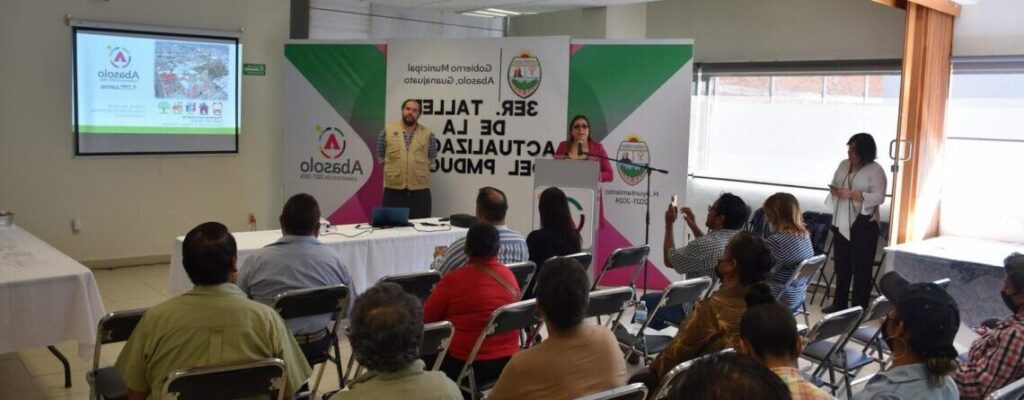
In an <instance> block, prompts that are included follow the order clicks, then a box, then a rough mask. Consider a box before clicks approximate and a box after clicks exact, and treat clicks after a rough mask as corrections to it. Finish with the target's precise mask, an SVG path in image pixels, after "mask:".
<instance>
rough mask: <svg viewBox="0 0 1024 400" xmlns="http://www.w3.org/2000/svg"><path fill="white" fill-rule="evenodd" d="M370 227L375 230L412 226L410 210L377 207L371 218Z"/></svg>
mask: <svg viewBox="0 0 1024 400" xmlns="http://www.w3.org/2000/svg"><path fill="white" fill-rule="evenodd" d="M370 225H371V226H373V227H374V228H387V227H393V226H412V224H411V223H409V209H408V208H405V207H377V208H374V209H373V214H371V216H370Z"/></svg>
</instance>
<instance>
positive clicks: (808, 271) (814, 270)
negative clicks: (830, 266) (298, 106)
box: [779, 254, 825, 299]
mask: <svg viewBox="0 0 1024 400" xmlns="http://www.w3.org/2000/svg"><path fill="white" fill-rule="evenodd" d="M824 265H825V255H824V254H819V255H816V256H813V257H811V258H808V259H806V260H803V261H801V262H800V265H797V266H796V272H794V273H793V276H791V277H789V281H787V282H786V286H785V287H786V288H790V287H793V286H794V285H798V284H800V283H801V282H808V283H810V281H811V279H814V277H815V276H816V275H817V274H818V270H820V269H821V267H822V266H824ZM785 292H786V291H785V290H780V291H779V298H780V299H781V298H782V295H783V294H785Z"/></svg>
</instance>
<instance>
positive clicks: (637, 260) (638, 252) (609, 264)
mask: <svg viewBox="0 0 1024 400" xmlns="http://www.w3.org/2000/svg"><path fill="white" fill-rule="evenodd" d="M650 253H651V246H650V245H646V244H645V245H642V246H636V247H625V248H619V249H615V251H614V252H612V254H611V255H609V256H608V259H607V260H605V262H604V266H602V267H601V273H600V274H598V276H597V279H595V280H594V285H593V286H592V287H591V288H590V290H594V289H597V285H598V284H599V283H600V282H601V278H602V277H604V274H605V273H606V272H608V271H611V270H614V269H619V268H627V267H634V268H636V270H634V271H633V274H632V275H631V276H630V279H629V286H633V284H634V283H635V282H636V277H637V275H639V274H640V271H641V270H642V269H643V266H644V265H645V264H647V256H648V255H649V254H650Z"/></svg>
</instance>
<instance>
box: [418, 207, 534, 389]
mask: <svg viewBox="0 0 1024 400" xmlns="http://www.w3.org/2000/svg"><path fill="white" fill-rule="evenodd" d="M499 246H500V242H499V236H498V230H497V229H496V228H495V227H494V226H493V225H491V224H488V223H486V222H477V223H474V224H473V225H472V226H470V227H469V232H467V233H466V255H467V256H468V258H469V261H468V262H467V263H466V266H465V267H462V268H459V269H456V270H454V271H452V272H449V273H447V274H445V276H444V277H443V278H441V281H440V282H438V284H437V287H436V288H434V292H433V293H431V295H430V297H429V298H427V303H426V305H424V309H423V322H425V323H431V322H437V321H445V320H447V321H451V323H452V325H454V326H455V334H454V335H453V336H452V341H451V343H450V344H449V346H448V353H447V354H446V355H445V358H444V360H443V361H441V371H443V372H444V373H445V374H446V375H448V377H449V378H451V379H452V380H456V379H457V378H458V375H459V372H460V371H462V366H463V365H464V364H465V361H466V359H467V358H469V352H470V351H472V350H473V345H474V344H475V343H476V340H477V338H478V337H480V332H481V331H482V330H483V329H484V326H485V325H486V324H487V321H488V320H489V319H490V316H491V313H493V312H494V310H496V309H498V307H501V306H503V305H506V304H509V303H514V302H516V301H518V300H519V293H520V288H519V284H518V283H517V282H516V277H515V275H513V274H512V271H510V270H509V269H508V268H507V267H505V266H504V265H502V264H501V263H499V262H498V247H499ZM518 350H519V334H518V333H517V332H509V333H505V334H501V335H495V336H491V337H489V338H487V340H484V343H483V345H482V346H481V347H480V350H479V351H478V352H477V354H476V359H475V360H474V361H473V374H474V375H475V376H476V381H477V382H490V381H494V380H496V379H498V376H499V375H501V371H502V369H504V368H505V364H507V363H508V361H509V359H511V358H512V355H513V354H515V352H516V351H518ZM424 361H426V362H427V365H431V364H433V362H434V360H429V359H425V360H424Z"/></svg>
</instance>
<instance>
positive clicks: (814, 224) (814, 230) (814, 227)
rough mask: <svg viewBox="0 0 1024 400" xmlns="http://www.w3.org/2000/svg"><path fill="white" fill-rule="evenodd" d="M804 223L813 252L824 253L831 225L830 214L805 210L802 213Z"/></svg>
mask: <svg viewBox="0 0 1024 400" xmlns="http://www.w3.org/2000/svg"><path fill="white" fill-rule="evenodd" d="M803 219H804V225H805V226H806V227H807V232H808V233H809V234H810V236H811V247H813V248H814V254H825V250H826V249H827V248H828V235H829V230H830V228H831V227H832V214H828V213H819V212H814V211H807V212H805V213H803Z"/></svg>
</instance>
